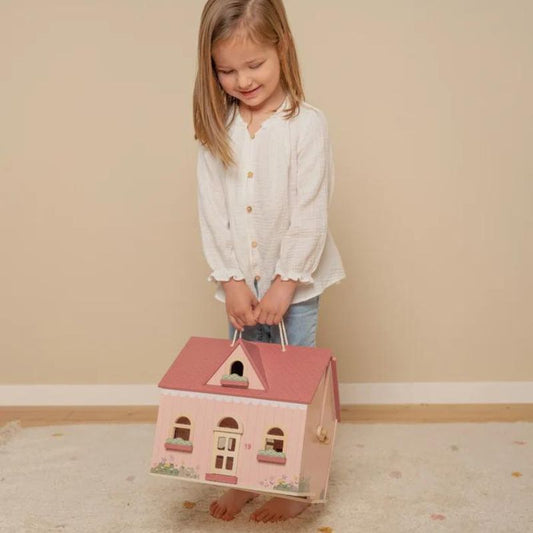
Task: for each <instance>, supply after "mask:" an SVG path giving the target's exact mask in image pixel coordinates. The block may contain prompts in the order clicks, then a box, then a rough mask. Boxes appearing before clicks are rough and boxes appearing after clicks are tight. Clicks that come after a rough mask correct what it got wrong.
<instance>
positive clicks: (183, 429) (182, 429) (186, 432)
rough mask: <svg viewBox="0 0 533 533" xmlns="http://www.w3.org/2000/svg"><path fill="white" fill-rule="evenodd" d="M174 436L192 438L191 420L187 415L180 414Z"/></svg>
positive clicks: (185, 438)
mask: <svg viewBox="0 0 533 533" xmlns="http://www.w3.org/2000/svg"><path fill="white" fill-rule="evenodd" d="M174 438H175V439H183V440H186V441H189V440H190V439H191V421H190V420H189V419H188V418H187V417H186V416H180V417H179V418H178V419H177V420H176V423H175V424H174Z"/></svg>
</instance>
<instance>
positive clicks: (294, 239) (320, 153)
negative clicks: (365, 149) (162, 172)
mask: <svg viewBox="0 0 533 533" xmlns="http://www.w3.org/2000/svg"><path fill="white" fill-rule="evenodd" d="M287 104H288V101H287V100H286V101H285V102H284V104H282V105H281V106H280V108H278V110H277V111H276V112H275V113H274V114H273V115H272V116H271V117H269V118H268V119H267V120H265V121H264V122H263V123H262V125H261V128H260V129H259V131H257V133H256V134H255V135H253V136H251V135H250V134H249V132H248V129H247V125H246V123H245V122H244V120H243V119H242V117H241V116H240V114H239V113H238V112H237V114H236V117H235V120H234V121H233V123H232V124H231V126H230V129H229V136H230V140H231V146H232V148H233V151H234V159H235V161H236V165H235V166H232V167H229V168H228V169H225V168H224V166H223V165H222V163H221V162H220V161H219V160H218V159H216V158H215V157H213V155H212V154H211V152H209V150H208V149H207V148H205V147H204V146H200V150H199V154H198V166H197V174H198V209H199V219H200V230H201V235H202V244H203V249H204V254H205V257H206V259H207V262H208V264H209V266H210V267H211V269H212V273H211V275H210V276H209V278H208V279H209V280H210V281H216V282H221V281H227V280H229V279H230V278H232V277H233V278H234V279H236V280H242V279H244V280H246V283H247V284H248V286H249V287H250V289H252V291H253V292H254V294H255V290H254V281H256V282H257V287H258V293H259V294H258V298H259V300H260V299H261V298H262V297H263V296H264V295H265V293H266V291H267V290H268V288H269V287H270V284H271V282H272V280H273V279H274V278H275V277H276V276H277V275H278V274H279V275H280V276H281V278H282V279H284V280H287V279H291V280H296V281H299V284H298V287H297V288H296V292H295V294H294V299H293V303H298V302H303V301H305V300H308V299H310V298H313V297H314V296H317V295H319V294H321V293H322V291H324V289H325V288H326V287H328V286H329V285H331V284H333V283H336V282H338V281H340V280H341V279H342V278H344V276H345V274H344V269H343V266H342V261H341V258H340V255H339V252H338V250H337V247H336V246H335V243H334V241H333V238H332V236H331V235H330V233H329V232H328V227H327V212H328V203H329V200H330V198H331V193H332V191H333V180H334V170H333V159H332V153H331V145H330V142H329V137H328V131H327V124H326V120H325V118H324V115H323V114H322V112H321V111H320V110H318V109H316V108H315V107H312V106H311V105H309V104H307V103H302V104H301V105H300V112H299V114H298V115H297V116H295V117H293V118H290V119H288V120H287V119H285V118H284V117H283V112H284V110H285V107H286V106H287ZM215 297H216V298H217V299H219V300H221V301H224V290H223V288H222V286H221V284H220V283H218V289H217V291H216V294H215Z"/></svg>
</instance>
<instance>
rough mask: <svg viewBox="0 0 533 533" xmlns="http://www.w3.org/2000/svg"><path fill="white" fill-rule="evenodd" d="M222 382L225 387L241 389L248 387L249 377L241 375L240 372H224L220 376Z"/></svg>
mask: <svg viewBox="0 0 533 533" xmlns="http://www.w3.org/2000/svg"><path fill="white" fill-rule="evenodd" d="M220 384H221V385H222V386H223V387H237V388H239V389H247V388H248V378H245V377H243V376H239V375H238V374H224V375H223V376H222V377H221V378H220Z"/></svg>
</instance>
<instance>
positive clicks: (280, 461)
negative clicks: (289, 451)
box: [257, 453, 287, 465]
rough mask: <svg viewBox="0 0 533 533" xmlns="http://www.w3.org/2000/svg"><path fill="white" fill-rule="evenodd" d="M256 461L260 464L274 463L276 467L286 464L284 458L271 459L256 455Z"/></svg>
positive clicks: (270, 456) (271, 457)
mask: <svg viewBox="0 0 533 533" xmlns="http://www.w3.org/2000/svg"><path fill="white" fill-rule="evenodd" d="M257 460H258V461H259V462H260V463H276V464H278V465H284V464H285V463H286V462H287V458H286V457H273V456H272V455H263V454H261V453H258V454H257Z"/></svg>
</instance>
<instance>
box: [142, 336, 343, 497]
mask: <svg viewBox="0 0 533 533" xmlns="http://www.w3.org/2000/svg"><path fill="white" fill-rule="evenodd" d="M335 361H336V360H335V358H334V357H333V355H332V353H331V351H329V350H326V349H319V348H307V347H300V346H287V347H286V349H285V351H282V349H281V347H280V346H279V345H276V344H266V343H251V342H247V341H243V340H238V341H237V342H234V343H232V342H231V341H228V340H221V339H210V338H204V337H192V338H191V339H189V341H188V342H187V344H186V345H185V347H184V348H183V349H182V351H181V352H180V353H179V355H178V357H177V358H176V360H175V361H174V362H173V363H172V365H171V366H170V368H169V369H168V371H167V373H166V374H165V375H164V377H163V379H162V380H161V382H160V383H159V387H160V388H161V392H162V394H161V400H160V405H159V412H158V417H157V426H156V433H155V441H154V448H153V455H152V462H151V472H152V473H153V474H161V475H166V476H174V477H175V478H177V479H182V480H188V481H194V482H202V483H209V484H213V485H221V486H227V485H231V486H234V487H238V488H241V489H246V490H251V491H255V492H266V493H269V494H272V493H274V494H276V495H278V496H282V497H287V498H298V499H306V500H308V501H310V502H323V501H325V498H326V490H327V485H328V477H329V469H330V463H331V457H332V449H333V443H334V440H335V430H336V426H337V422H338V421H339V420H340V404H339V391H338V383H337V375H336V364H335Z"/></svg>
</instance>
